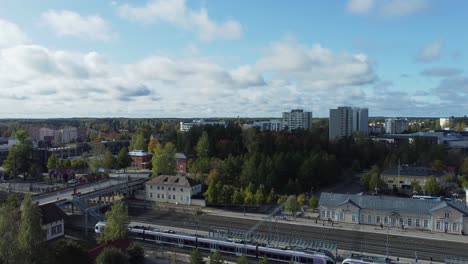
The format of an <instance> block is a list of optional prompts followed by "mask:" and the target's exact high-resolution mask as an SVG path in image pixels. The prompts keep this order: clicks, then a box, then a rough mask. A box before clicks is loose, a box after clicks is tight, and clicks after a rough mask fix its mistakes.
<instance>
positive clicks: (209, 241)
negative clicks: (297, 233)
mask: <svg viewBox="0 0 468 264" xmlns="http://www.w3.org/2000/svg"><path fill="white" fill-rule="evenodd" d="M105 226H106V223H105V222H99V223H97V224H96V226H95V232H96V233H101V232H103V231H104V228H105ZM128 232H129V237H130V238H131V239H135V240H140V241H144V242H147V243H154V244H158V245H167V246H173V247H179V248H185V249H189V250H190V249H199V250H201V251H205V252H214V251H219V252H220V253H221V254H223V255H230V256H234V257H235V256H241V255H245V256H247V257H250V258H255V259H261V258H263V257H265V256H266V258H267V259H268V260H271V261H275V262H279V263H290V261H291V260H292V261H293V263H295V264H299V263H308V264H312V263H313V264H335V263H336V261H335V257H334V256H333V254H331V253H330V252H329V251H327V250H319V249H317V250H310V251H298V250H291V249H279V248H273V247H268V246H263V245H253V244H248V243H246V242H245V241H226V240H218V239H213V238H207V237H201V236H196V235H191V234H179V233H176V232H174V231H171V230H159V229H157V228H150V227H144V226H132V225H130V226H129V227H128Z"/></svg>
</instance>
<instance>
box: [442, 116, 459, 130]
mask: <svg viewBox="0 0 468 264" xmlns="http://www.w3.org/2000/svg"><path fill="white" fill-rule="evenodd" d="M439 122H440V127H441V128H450V127H451V126H452V125H453V123H454V122H455V118H454V117H445V118H440V119H439Z"/></svg>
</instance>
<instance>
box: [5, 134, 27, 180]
mask: <svg viewBox="0 0 468 264" xmlns="http://www.w3.org/2000/svg"><path fill="white" fill-rule="evenodd" d="M14 137H15V138H16V139H18V144H15V145H13V146H12V147H11V148H10V149H9V151H8V156H7V158H6V160H5V161H4V162H3V167H4V168H5V170H6V171H7V172H8V173H9V174H10V175H12V176H13V177H16V176H18V175H20V174H22V175H23V177H24V180H26V178H27V176H28V175H29V173H30V171H31V166H32V164H33V159H32V151H33V150H32V144H31V141H30V140H28V139H27V132H26V131H25V130H18V131H16V132H15V133H14Z"/></svg>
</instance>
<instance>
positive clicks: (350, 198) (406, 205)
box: [319, 193, 468, 215]
mask: <svg viewBox="0 0 468 264" xmlns="http://www.w3.org/2000/svg"><path fill="white" fill-rule="evenodd" d="M346 202H350V203H352V204H354V205H356V206H358V207H359V208H362V209H373V210H386V211H396V212H398V211H400V212H401V211H406V212H414V213H422V214H429V213H431V212H433V211H437V210H439V209H442V208H444V207H445V206H449V207H451V208H453V209H455V210H457V211H459V212H460V213H462V214H464V215H468V206H467V205H466V204H465V203H461V202H448V201H434V200H419V199H411V198H401V197H390V196H373V195H358V194H341V193H322V194H321V195H320V201H319V205H324V206H339V205H342V204H345V203H346Z"/></svg>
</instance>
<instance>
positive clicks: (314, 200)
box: [309, 196, 319, 209]
mask: <svg viewBox="0 0 468 264" xmlns="http://www.w3.org/2000/svg"><path fill="white" fill-rule="evenodd" d="M318 204H319V201H318V199H317V197H315V196H312V197H310V199H309V207H310V208H312V209H315V208H317V207H318Z"/></svg>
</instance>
